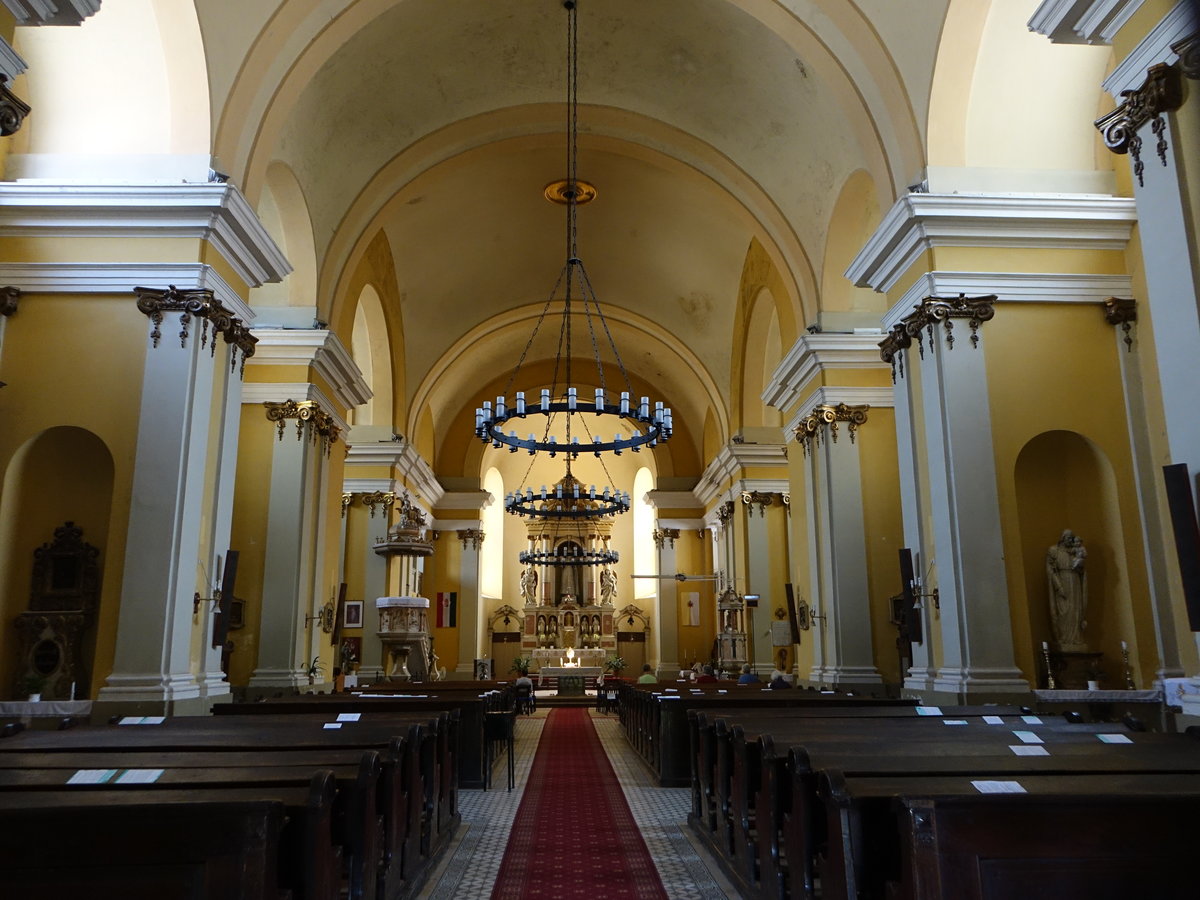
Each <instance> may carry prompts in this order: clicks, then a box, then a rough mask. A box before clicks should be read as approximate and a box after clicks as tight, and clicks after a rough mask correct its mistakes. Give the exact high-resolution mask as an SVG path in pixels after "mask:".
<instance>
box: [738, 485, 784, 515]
mask: <svg viewBox="0 0 1200 900" xmlns="http://www.w3.org/2000/svg"><path fill="white" fill-rule="evenodd" d="M777 496H779V495H778V494H772V493H770V492H768V491H742V503H743V504H745V505H746V506H748V507H749V508H750V515H754V508H755V507H756V506H757V507H758V514H759V515H760V516H765V515H766V514H767V512H766V510H767V507H768V506H773V505H774V503H775V498H776V497H777Z"/></svg>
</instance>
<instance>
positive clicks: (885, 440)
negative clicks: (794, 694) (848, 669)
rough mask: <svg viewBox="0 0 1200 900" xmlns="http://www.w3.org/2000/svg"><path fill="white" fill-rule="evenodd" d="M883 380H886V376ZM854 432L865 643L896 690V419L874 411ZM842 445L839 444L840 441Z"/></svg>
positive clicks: (900, 542) (899, 534) (899, 532)
mask: <svg viewBox="0 0 1200 900" xmlns="http://www.w3.org/2000/svg"><path fill="white" fill-rule="evenodd" d="M884 377H887V376H886V375H885V376H884ZM867 416H868V418H867V423H866V424H865V425H863V426H862V427H861V428H859V430H858V439H857V441H858V447H859V449H858V453H859V466H860V469H861V471H862V497H863V531H864V534H863V537H864V539H865V540H864V544H865V546H866V550H867V558H866V560H865V562H866V566H867V585H868V587H867V591H868V596H869V597H870V607H871V643H872V647H873V650H874V656H875V665H876V667H877V668H878V669H879V672H880V674H881V675H882V676H883V680H884V682H885V683H889V684H899V683H900V682H901V681H902V679H903V675H904V674H905V673H902V672H901V671H900V664H899V658H898V656H897V655H896V634H897V632H896V626H895V625H893V624H891V621H890V618H891V603H890V600H889V598H890V597H891V596H892V595H893V594H896V593H899V592H900V590H901V585H900V557H899V551H900V548H901V547H903V546H904V525H903V518H902V515H901V510H900V482H899V479H898V477H897V472H898V471H899V466H900V461H899V458H898V454H897V450H896V414H895V411H894V410H893V409H891V408H888V407H874V408H872V409H871V410H870V411H869V412H868V413H867ZM843 439H844V438H843Z"/></svg>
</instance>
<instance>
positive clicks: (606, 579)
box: [600, 566, 617, 606]
mask: <svg viewBox="0 0 1200 900" xmlns="http://www.w3.org/2000/svg"><path fill="white" fill-rule="evenodd" d="M616 599H617V576H616V574H615V573H614V572H613V570H612V569H610V568H609V567H608V566H605V567H604V568H603V569H601V570H600V603H601V604H603V605H604V606H612V605H613V603H614V601H615V600H616Z"/></svg>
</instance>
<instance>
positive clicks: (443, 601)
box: [437, 591, 458, 628]
mask: <svg viewBox="0 0 1200 900" xmlns="http://www.w3.org/2000/svg"><path fill="white" fill-rule="evenodd" d="M457 624H458V594H456V593H454V592H453V591H452V592H450V593H448V594H441V593H439V594H438V595H437V627H438V628H453V627H454V626H455V625H457Z"/></svg>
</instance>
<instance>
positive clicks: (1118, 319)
mask: <svg viewBox="0 0 1200 900" xmlns="http://www.w3.org/2000/svg"><path fill="white" fill-rule="evenodd" d="M1104 321H1105V322H1107V323H1108V324H1109V325H1120V326H1121V330H1122V331H1123V332H1125V337H1124V341H1125V350H1126V352H1128V351H1130V350H1132V349H1133V336H1132V335H1131V334H1130V333H1129V332H1130V329H1131V328H1132V327H1133V323H1134V322H1136V321H1137V301H1136V300H1133V299H1126V298H1122V297H1109V298H1108V299H1107V300H1105V301H1104Z"/></svg>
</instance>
